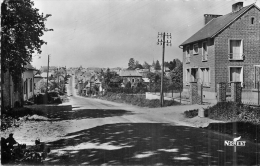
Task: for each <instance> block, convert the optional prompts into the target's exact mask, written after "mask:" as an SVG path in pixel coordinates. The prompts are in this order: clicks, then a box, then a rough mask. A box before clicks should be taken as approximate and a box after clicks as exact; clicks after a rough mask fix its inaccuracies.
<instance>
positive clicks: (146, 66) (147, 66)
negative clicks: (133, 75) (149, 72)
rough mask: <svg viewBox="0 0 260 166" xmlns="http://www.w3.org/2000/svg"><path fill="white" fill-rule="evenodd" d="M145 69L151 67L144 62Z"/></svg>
mask: <svg viewBox="0 0 260 166" xmlns="http://www.w3.org/2000/svg"><path fill="white" fill-rule="evenodd" d="M143 68H145V69H150V65H149V64H148V63H147V62H145V61H144V64H143Z"/></svg>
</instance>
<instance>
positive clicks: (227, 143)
mask: <svg viewBox="0 0 260 166" xmlns="http://www.w3.org/2000/svg"><path fill="white" fill-rule="evenodd" d="M240 138H241V136H240V137H237V138H234V139H233V141H227V140H225V143H224V145H225V146H233V147H234V152H236V147H237V146H246V141H238V140H240Z"/></svg>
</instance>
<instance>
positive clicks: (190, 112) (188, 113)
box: [184, 109, 199, 118]
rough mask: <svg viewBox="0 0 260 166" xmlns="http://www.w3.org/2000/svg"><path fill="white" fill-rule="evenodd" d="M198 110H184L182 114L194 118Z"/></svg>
mask: <svg viewBox="0 0 260 166" xmlns="http://www.w3.org/2000/svg"><path fill="white" fill-rule="evenodd" d="M198 112H199V110H198V109H194V110H189V111H185V112H184V116H185V117H186V118H194V117H196V116H198Z"/></svg>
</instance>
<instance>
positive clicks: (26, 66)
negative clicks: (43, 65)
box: [24, 63, 37, 70]
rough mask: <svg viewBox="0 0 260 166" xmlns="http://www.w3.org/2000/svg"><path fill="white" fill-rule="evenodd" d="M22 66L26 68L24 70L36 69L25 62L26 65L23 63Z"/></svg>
mask: <svg viewBox="0 0 260 166" xmlns="http://www.w3.org/2000/svg"><path fill="white" fill-rule="evenodd" d="M24 68H25V69H26V70H37V69H35V68H34V67H33V66H32V65H31V64H29V63H28V64H27V65H25V66H24Z"/></svg>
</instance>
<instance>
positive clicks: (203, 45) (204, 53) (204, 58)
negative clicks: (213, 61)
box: [202, 42, 208, 61]
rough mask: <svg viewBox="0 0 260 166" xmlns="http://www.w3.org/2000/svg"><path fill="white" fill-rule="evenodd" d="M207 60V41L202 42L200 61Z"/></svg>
mask: <svg viewBox="0 0 260 166" xmlns="http://www.w3.org/2000/svg"><path fill="white" fill-rule="evenodd" d="M207 60H208V46H207V42H203V43H202V61H207Z"/></svg>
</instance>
